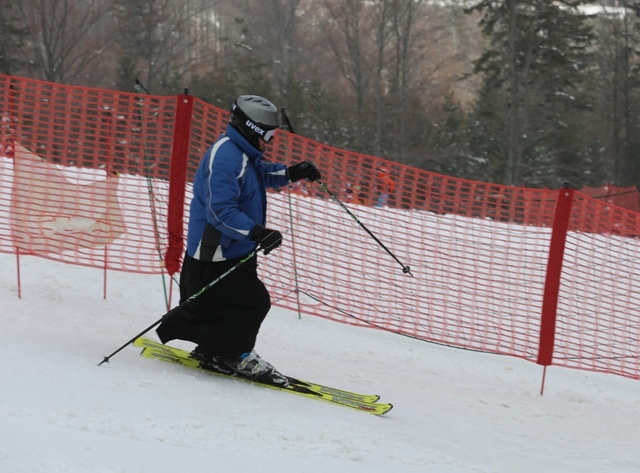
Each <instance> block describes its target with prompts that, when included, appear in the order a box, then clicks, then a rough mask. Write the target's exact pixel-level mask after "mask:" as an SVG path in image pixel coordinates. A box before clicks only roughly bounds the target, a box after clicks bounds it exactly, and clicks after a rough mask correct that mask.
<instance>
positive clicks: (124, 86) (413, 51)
mask: <svg viewBox="0 0 640 473" xmlns="http://www.w3.org/2000/svg"><path fill="white" fill-rule="evenodd" d="M639 4H640V2H637V1H611V0H609V1H604V0H601V1H595V2H587V1H585V0H555V1H551V0H502V1H496V0H482V1H479V0H476V1H471V0H469V1H456V0H450V1H446V2H440V1H427V0H368V1H365V0H260V1H257V0H253V1H252V0H0V28H1V29H0V73H3V74H15V75H20V76H24V77H29V78H36V79H42V80H46V81H51V82H58V83H63V84H70V85H82V86H90V87H99V88H106V89H115V90H122V91H127V92H132V91H133V89H134V88H133V86H134V83H135V79H139V80H140V82H141V83H142V84H143V85H144V86H145V87H146V89H147V90H149V92H151V93H152V94H157V95H165V94H167V95H174V94H178V93H181V92H182V91H183V89H184V88H185V87H187V88H189V92H190V93H191V94H192V95H195V96H196V97H198V98H200V99H202V100H204V101H206V102H208V103H211V104H213V105H216V106H219V107H221V108H225V109H226V108H228V107H229V105H230V104H231V102H232V101H233V100H234V98H235V97H236V96H237V95H240V94H244V93H251V94H258V95H263V96H265V97H267V98H269V99H270V100H272V101H273V102H274V103H276V104H277V105H278V106H279V107H284V108H286V111H287V114H288V115H289V117H290V119H291V122H292V124H293V126H294V127H295V129H296V130H295V131H296V132H297V133H299V134H301V135H304V136H306V137H309V138H311V139H314V140H316V141H319V142H322V143H326V144H328V145H331V146H334V147H338V148H343V149H348V150H352V151H357V152H361V153H364V154H369V155H374V156H379V157H383V158H386V159H389V160H392V161H397V162H400V163H404V164H408V165H411V166H414V167H418V168H421V169H425V170H429V171H436V172H441V173H444V174H448V175H452V176H456V177H466V178H470V179H473V180H481V181H486V182H495V183H501V184H508V185H518V186H520V185H523V186H527V187H552V188H557V187H559V186H560V185H561V184H562V183H563V182H564V181H569V182H570V183H571V184H572V185H573V186H574V187H577V188H580V187H582V186H584V185H591V186H599V185H602V184H604V183H606V182H612V183H615V184H617V185H619V186H630V185H640V160H639V159H638V156H637V153H638V152H639V151H638V150H640V143H639V141H640V107H639V106H638V103H639V102H640V67H639V65H640V61H639V54H640V6H639Z"/></svg>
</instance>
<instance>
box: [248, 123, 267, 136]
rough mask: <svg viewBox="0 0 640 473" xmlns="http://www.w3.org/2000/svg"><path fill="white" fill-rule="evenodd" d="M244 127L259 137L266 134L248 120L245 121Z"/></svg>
mask: <svg viewBox="0 0 640 473" xmlns="http://www.w3.org/2000/svg"><path fill="white" fill-rule="evenodd" d="M245 125H246V126H247V127H249V128H250V129H251V130H253V131H255V132H256V133H257V134H259V135H260V136H264V134H265V133H266V132H267V130H263V129H262V128H260V127H259V126H258V125H256V124H255V123H253V122H252V121H251V120H249V119H247V121H246V122H245Z"/></svg>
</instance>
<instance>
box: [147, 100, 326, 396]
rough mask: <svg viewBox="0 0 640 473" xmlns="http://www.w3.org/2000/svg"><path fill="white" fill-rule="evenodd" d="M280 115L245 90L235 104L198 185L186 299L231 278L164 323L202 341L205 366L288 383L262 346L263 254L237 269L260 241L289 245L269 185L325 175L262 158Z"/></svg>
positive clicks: (265, 306)
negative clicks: (270, 219)
mask: <svg viewBox="0 0 640 473" xmlns="http://www.w3.org/2000/svg"><path fill="white" fill-rule="evenodd" d="M278 118H279V117H278V109H277V108H276V107H275V105H273V104H272V103H271V102H270V101H268V100H267V99H265V98H263V97H259V96H256V95H243V96H241V97H239V98H238V99H237V100H236V101H235V102H234V103H233V105H232V108H231V114H230V118H229V124H228V125H227V129H226V131H225V133H224V134H223V135H222V136H221V137H220V138H219V139H218V140H217V141H216V142H215V143H214V144H213V145H212V146H211V147H210V148H209V149H208V150H207V151H206V152H205V154H204V157H203V158H202V161H201V162H200V165H199V167H198V170H197V171H196V174H195V177H194V183H193V199H192V201H191V210H190V214H189V227H188V234H187V252H186V254H185V257H184V261H183V263H182V270H181V272H180V302H181V303H182V302H184V301H185V300H187V299H188V298H189V297H191V296H192V295H194V294H197V293H199V292H200V291H201V289H202V288H204V287H206V286H207V285H208V284H209V283H211V282H212V281H214V280H215V279H216V278H219V277H221V276H223V275H224V276H223V277H222V279H220V280H219V282H217V283H216V284H214V285H213V286H211V287H210V288H209V289H207V290H206V291H204V292H202V293H201V294H199V295H198V296H197V297H196V298H194V299H193V300H192V301H191V302H190V303H189V304H187V305H186V306H185V307H184V308H183V309H181V310H180V311H178V312H176V313H175V314H173V315H172V316H171V317H168V318H167V319H166V320H164V321H163V322H162V323H161V324H160V326H159V327H158V329H157V333H158V336H159V337H160V340H161V341H162V343H167V342H168V341H170V340H175V339H179V340H187V341H190V342H193V343H195V344H196V345H197V346H196V348H195V349H194V350H193V352H192V353H191V356H192V357H193V358H195V359H197V360H198V361H200V363H201V366H202V367H203V368H205V369H208V370H211V371H216V372H220V373H225V374H230V375H236V376H241V377H245V378H250V379H253V380H256V381H259V382H264V383H268V384H274V385H286V384H288V379H287V378H286V377H285V376H283V375H282V374H280V373H279V372H278V371H276V370H275V368H274V367H273V366H272V365H271V364H269V363H267V362H266V361H265V360H263V359H262V358H261V357H260V356H259V355H258V354H257V353H256V352H255V350H254V348H255V344H256V338H257V336H258V332H259V330H260V325H261V324H262V321H263V320H264V318H265V317H266V316H267V313H268V312H269V309H270V308H271V299H270V297H269V292H268V291H267V289H266V287H265V286H264V284H263V283H262V281H260V279H259V278H258V272H257V268H258V261H257V258H258V257H257V256H255V257H253V258H251V259H249V260H247V261H246V262H244V263H243V264H241V265H240V266H237V265H238V263H239V262H240V261H242V260H244V259H246V257H247V255H249V254H251V253H252V252H253V251H254V250H255V249H256V248H257V247H258V245H260V248H261V249H262V250H263V251H264V254H265V255H266V254H268V253H269V252H271V251H273V250H275V249H276V248H278V247H279V246H280V244H281V243H282V234H281V233H280V232H279V231H278V230H275V229H271V228H267V226H266V225H267V222H266V216H267V193H266V188H269V187H273V188H276V187H282V186H284V185H286V184H289V183H294V182H297V181H299V180H301V179H308V180H310V181H316V180H318V179H320V172H319V171H318V168H317V167H316V166H315V164H313V163H312V162H311V161H302V162H300V163H298V164H295V165H293V166H289V167H287V166H286V165H284V164H279V163H267V162H264V161H262V154H263V152H264V151H265V148H266V146H267V143H268V142H269V141H271V139H272V138H273V136H274V134H275V131H276V129H277V128H278V123H279V122H278ZM234 267H235V269H234V270H233V271H231V272H228V271H229V270H230V269H231V268H234ZM225 274H226V275H225Z"/></svg>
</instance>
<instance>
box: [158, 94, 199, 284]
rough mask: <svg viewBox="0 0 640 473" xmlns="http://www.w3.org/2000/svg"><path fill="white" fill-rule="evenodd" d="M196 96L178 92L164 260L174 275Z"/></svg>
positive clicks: (180, 244)
mask: <svg viewBox="0 0 640 473" xmlns="http://www.w3.org/2000/svg"><path fill="white" fill-rule="evenodd" d="M192 114H193V97H191V96H190V95H187V94H186V93H185V94H183V95H178V97H177V105H176V118H175V122H174V127H173V143H172V146H171V172H170V177H169V207H168V210H167V231H168V238H169V241H168V246H167V252H166V253H165V257H164V263H165V267H166V268H167V272H168V273H169V274H170V275H173V274H174V273H176V272H178V270H179V269H180V260H181V258H182V252H183V248H184V246H183V237H184V232H183V228H184V222H183V218H184V198H185V192H186V181H187V163H188V162H189V143H190V141H191V120H192Z"/></svg>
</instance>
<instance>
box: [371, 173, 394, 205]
mask: <svg viewBox="0 0 640 473" xmlns="http://www.w3.org/2000/svg"><path fill="white" fill-rule="evenodd" d="M395 188H396V183H395V181H394V180H393V179H392V178H391V176H390V175H389V173H388V172H387V170H386V169H385V168H378V169H377V170H376V190H377V191H378V197H377V200H376V202H375V204H374V206H375V207H384V206H385V205H387V204H388V203H389V196H390V195H391V194H393V191H394V190H395Z"/></svg>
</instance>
